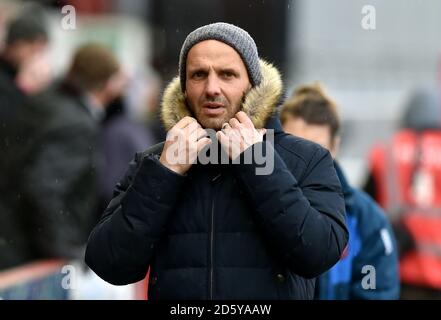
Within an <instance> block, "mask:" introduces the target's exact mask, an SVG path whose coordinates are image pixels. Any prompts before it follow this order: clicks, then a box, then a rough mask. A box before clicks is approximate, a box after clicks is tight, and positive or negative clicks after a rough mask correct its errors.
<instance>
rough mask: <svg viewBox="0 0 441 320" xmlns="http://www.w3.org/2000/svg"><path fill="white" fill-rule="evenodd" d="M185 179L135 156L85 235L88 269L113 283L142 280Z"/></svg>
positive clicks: (152, 160) (154, 160) (151, 160)
mask: <svg viewBox="0 0 441 320" xmlns="http://www.w3.org/2000/svg"><path fill="white" fill-rule="evenodd" d="M185 179H186V178H185V177H184V176H181V175H179V174H177V173H175V172H173V171H171V170H169V169H167V168H166V167H165V166H163V165H162V164H161V163H160V162H159V160H158V159H157V157H155V156H154V155H148V156H145V157H143V156H142V155H141V154H138V155H137V156H136V157H135V160H134V161H132V162H131V163H130V166H129V170H128V171H127V173H126V175H125V177H124V178H123V179H122V181H121V182H120V183H118V185H117V186H116V189H115V193H114V197H113V199H112V201H111V202H110V204H109V206H108V207H107V209H106V210H105V212H104V214H103V216H102V218H101V221H100V222H99V223H98V225H97V226H96V227H95V228H94V230H93V231H92V233H91V235H90V237H89V241H88V244H87V249H86V257H85V260H86V263H87V265H88V266H89V267H90V268H91V269H92V270H93V271H94V272H95V273H96V274H97V275H99V276H100V277H101V278H103V279H104V280H106V281H108V282H110V283H112V284H115V285H123V284H128V283H133V282H136V281H139V280H141V279H143V278H144V277H145V276H146V273H147V269H148V267H149V264H150V261H151V259H152V257H153V255H154V252H155V247H156V244H157V242H158V241H159V239H160V236H161V234H162V232H163V230H164V229H165V225H166V223H167V221H168V218H169V216H170V214H171V213H172V211H173V208H174V205H175V203H176V201H177V198H178V195H179V193H180V190H182V188H183V184H184V182H185Z"/></svg>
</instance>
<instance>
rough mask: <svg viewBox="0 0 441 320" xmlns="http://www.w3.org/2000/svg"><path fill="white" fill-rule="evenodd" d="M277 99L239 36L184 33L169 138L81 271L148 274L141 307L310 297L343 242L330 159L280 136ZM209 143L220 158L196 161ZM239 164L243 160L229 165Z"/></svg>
mask: <svg viewBox="0 0 441 320" xmlns="http://www.w3.org/2000/svg"><path fill="white" fill-rule="evenodd" d="M282 89H283V88H282V82H281V77H280V74H279V72H278V70H277V69H276V68H275V67H273V66H272V65H270V64H269V63H267V62H265V61H263V60H261V59H260V58H259V56H258V52H257V47H256V44H255V42H254V40H253V39H252V37H251V36H250V35H249V34H248V33H247V32H246V31H245V30H243V29H241V28H239V27H237V26H234V25H231V24H227V23H214V24H210V25H205V26H203V27H200V28H198V29H196V30H194V31H193V32H191V33H190V34H189V35H188V36H187V38H186V40H185V41H184V43H183V45H182V49H181V54H180V62H179V76H178V77H176V78H175V79H174V80H173V81H172V82H171V83H170V84H169V85H168V87H167V89H166V90H165V93H164V98H163V103H162V117H163V121H164V125H165V127H166V128H167V129H168V130H169V131H168V138H167V140H166V142H164V143H161V144H158V145H156V146H154V147H152V148H149V149H147V150H146V151H145V152H143V153H140V154H137V155H136V157H135V160H134V161H132V162H131V163H130V165H129V170H128V171H127V173H126V175H125V177H124V178H123V179H122V180H121V181H120V182H119V183H118V184H117V186H116V188H115V193H114V198H113V199H112V201H111V202H110V204H109V206H108V207H107V209H106V210H105V212H104V214H103V216H102V218H101V221H100V222H99V223H98V224H97V226H96V227H95V229H94V230H93V231H92V233H91V235H90V237H89V241H88V245H87V250H86V263H87V264H88V265H89V267H90V268H91V269H92V270H93V271H95V272H96V274H97V275H99V276H100V277H101V278H103V279H104V280H106V281H108V282H110V283H112V284H117V285H122V284H128V283H133V282H136V281H139V280H141V279H143V278H145V276H146V274H147V270H148V269H149V267H150V268H151V269H150V275H149V291H148V294H149V299H312V298H313V296H314V283H315V279H314V278H315V277H316V276H318V275H319V274H321V273H322V272H324V271H326V270H327V269H329V268H330V267H331V266H332V265H333V264H335V263H336V262H337V261H338V259H339V257H340V255H341V254H342V253H343V249H344V247H345V246H346V243H347V229H346V226H345V219H344V202H343V197H342V195H341V188H340V183H339V180H338V178H337V175H336V173H335V170H334V167H333V164H332V158H331V156H330V155H329V152H328V151H327V150H326V149H324V148H322V147H320V146H318V145H316V144H313V143H311V142H309V141H306V140H303V139H298V138H295V137H293V136H291V135H288V134H285V133H283V131H282V128H281V126H280V121H279V120H278V118H277V117H276V116H274V112H275V110H276V108H277V106H278V104H279V100H280V98H281V95H282ZM265 128H267V129H265ZM208 129H211V130H209V131H210V133H212V135H210V137H211V138H212V139H210V138H208V137H207V135H208V134H209V133H208ZM265 130H271V132H272V130H274V132H272V133H271V135H272V134H274V136H273V137H274V139H272V138H271V139H268V140H266V138H265V132H266V131H265ZM268 132H270V131H268ZM176 137H180V138H181V139H183V141H182V140H181V141H182V142H183V145H185V146H186V148H185V149H184V150H181V151H182V153H181V154H176V153H174V152H173V151H172V150H173V148H174V147H176V144H175V140H174V139H175V138H176ZM229 140H231V141H233V142H232V143H233V147H232V148H228V147H226V145H227V143H228V141H229ZM210 143H213V145H212V148H211V149H210V150H208V151H210V152H211V151H212V152H213V153H215V154H216V156H215V158H216V159H215V160H214V161H210V163H208V164H207V163H206V164H203V163H202V162H197V159H196V157H197V154H198V153H199V152H200V151H201V150H202V149H203V148H204V147H206V146H208V145H209V144H210ZM224 148H225V149H224ZM256 148H262V149H261V150H262V152H263V153H264V154H265V155H267V159H265V160H266V161H265V162H266V164H267V165H269V164H270V163H273V167H272V169H273V170H269V171H270V172H267V173H266V174H265V173H264V174H262V175H259V174H258V173H256V169H257V168H258V167H259V165H258V164H257V160H256V156H253V150H254V152H255V150H256ZM214 150H217V151H218V152H215V151H214ZM212 155H213V154H212ZM218 156H219V157H218ZM177 157H184V158H185V159H186V161H184V162H181V161H179V159H178V158H177ZM239 157H246V158H250V159H249V160H250V161H249V162H248V161H247V163H244V161H240V163H237V164H232V163H231V162H232V161H233V159H235V160H237V159H241V158H239ZM221 158H225V159H227V160H229V161H227V163H225V162H224V163H219V159H221ZM181 159H182V158H181ZM211 160H213V159H211ZM213 162H214V163H213ZM261 164H262V163H261Z"/></svg>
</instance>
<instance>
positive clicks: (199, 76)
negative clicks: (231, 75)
mask: <svg viewBox="0 0 441 320" xmlns="http://www.w3.org/2000/svg"><path fill="white" fill-rule="evenodd" d="M205 75H206V72H204V71H195V72H193V74H192V76H191V77H192V78H193V79H202V78H204V77H205Z"/></svg>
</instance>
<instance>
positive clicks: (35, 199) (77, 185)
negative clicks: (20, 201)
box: [22, 125, 96, 258]
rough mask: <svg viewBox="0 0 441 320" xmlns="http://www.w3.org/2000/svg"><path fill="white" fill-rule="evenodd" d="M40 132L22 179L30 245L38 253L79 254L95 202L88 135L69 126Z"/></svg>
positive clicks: (89, 137) (89, 224) (92, 140)
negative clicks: (30, 239)
mask: <svg viewBox="0 0 441 320" xmlns="http://www.w3.org/2000/svg"><path fill="white" fill-rule="evenodd" d="M36 134H38V133H36ZM40 134H41V136H40V138H38V139H36V140H35V142H34V143H36V144H38V145H37V146H36V147H35V148H34V151H32V152H31V154H30V156H29V158H28V161H27V163H26V164H25V166H24V168H23V180H22V187H23V192H24V194H25V200H26V203H27V204H28V205H27V207H26V211H27V212H26V220H27V224H28V227H29V230H30V232H31V237H32V245H33V246H34V247H35V249H36V250H37V252H38V255H39V256H40V257H62V258H79V257H81V256H82V255H83V254H84V251H83V250H84V247H85V244H86V241H87V236H88V234H89V232H90V230H91V228H92V223H93V213H94V209H95V208H94V205H95V201H96V193H95V185H96V184H95V179H96V176H95V171H94V166H95V165H96V163H95V162H94V159H95V158H94V152H93V151H92V150H93V148H94V147H95V146H94V145H93V143H94V141H95V137H94V135H93V134H94V133H93V132H92V131H91V130H87V129H85V128H84V127H83V126H76V125H72V126H69V127H65V128H59V129H54V130H51V131H50V132H49V131H47V132H45V133H40Z"/></svg>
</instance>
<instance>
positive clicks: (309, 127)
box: [283, 117, 338, 158]
mask: <svg viewBox="0 0 441 320" xmlns="http://www.w3.org/2000/svg"><path fill="white" fill-rule="evenodd" d="M283 130H284V131H285V132H286V133H289V134H292V135H294V136H297V137H300V138H303V139H306V140H310V141H313V142H315V143H318V144H319V145H321V146H322V147H324V148H326V149H328V150H329V152H331V154H332V157H333V158H335V156H336V153H337V146H338V141H337V139H334V140H335V141H332V138H331V129H330V127H329V126H328V125H326V124H310V123H307V122H306V121H305V120H303V119H302V118H297V117H289V118H288V119H287V120H286V121H285V123H284V124H283Z"/></svg>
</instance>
